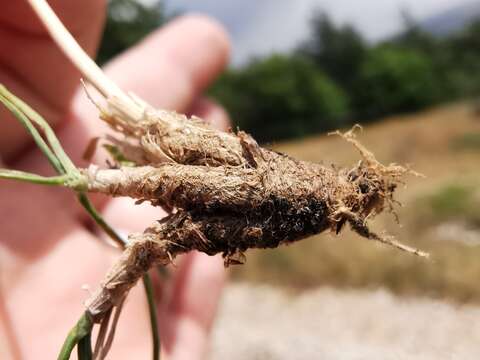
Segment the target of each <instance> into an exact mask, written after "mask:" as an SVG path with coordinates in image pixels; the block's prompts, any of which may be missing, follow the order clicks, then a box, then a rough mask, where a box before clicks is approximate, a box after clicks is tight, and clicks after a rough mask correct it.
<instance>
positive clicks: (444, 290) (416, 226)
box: [232, 103, 480, 303]
mask: <svg viewBox="0 0 480 360" xmlns="http://www.w3.org/2000/svg"><path fill="white" fill-rule="evenodd" d="M477 116H478V115H475V112H474V111H473V109H472V106H471V104H465V103H462V104H453V105H448V106H443V107H438V108H436V109H434V110H429V111H426V112H422V113H419V114H415V115H402V116H397V117H392V118H390V119H389V120H386V121H382V122H379V123H377V124H372V125H371V126H369V127H368V130H366V131H365V132H364V133H362V134H359V140H360V141H362V142H363V143H365V144H368V147H369V150H372V151H373V152H374V153H375V154H376V155H377V157H378V158H379V159H380V160H381V161H382V162H384V163H389V162H391V161H398V159H402V160H401V161H402V162H413V164H412V166H413V168H414V169H415V170H416V171H419V172H420V173H422V174H424V175H425V176H426V177H425V178H416V177H409V178H408V179H406V180H407V181H406V184H407V186H406V187H405V188H401V187H400V188H399V189H398V191H397V194H396V198H397V199H398V200H399V201H401V202H402V203H403V204H404V205H405V206H403V207H401V206H397V207H396V210H397V212H398V217H399V220H400V223H401V226H400V225H399V224H397V223H396V221H395V217H394V216H389V215H388V214H387V213H383V214H381V215H379V216H378V217H377V218H375V219H374V220H373V222H372V223H371V227H372V229H373V230H374V231H377V232H380V233H382V231H386V232H387V233H388V234H391V235H394V236H395V238H396V239H397V240H399V241H401V242H406V243H408V244H409V245H412V246H415V247H418V248H420V249H422V250H425V251H428V252H430V255H431V260H429V261H425V260H423V259H419V258H417V257H415V256H411V255H409V254H405V253H402V252H400V251H398V250H396V249H392V248H389V247H386V246H383V245H379V244H376V243H374V242H371V241H368V240H364V239H362V238H360V237H358V236H357V235H356V234H354V233H352V232H350V231H348V230H347V231H345V232H343V233H342V234H341V236H335V235H334V234H331V235H328V234H321V235H318V236H314V237H312V238H310V239H306V240H304V241H301V242H298V243H296V244H293V245H291V246H288V247H280V248H278V249H274V250H271V251H262V250H258V251H249V252H248V253H247V263H246V265H245V266H238V267H234V268H233V269H232V271H233V278H234V279H236V280H240V281H249V282H260V283H270V284H274V285H277V286H281V287H284V288H286V289H292V288H293V289H296V290H299V291H301V290H303V289H308V288H313V287H318V286H334V287H339V288H376V287H385V288H388V289H389V290H391V291H393V292H394V293H397V294H402V295H411V296H418V295H420V296H430V297H435V298H447V299H450V300H454V301H459V302H467V301H472V302H477V303H480V287H479V286H478V279H479V276H480V262H479V260H478V259H479V258H480V213H479V211H478V208H479V207H480V189H479V188H478V183H479V179H480V172H479V171H478V150H474V151H472V149H471V148H468V147H466V148H459V147H452V146H450V144H452V142H456V141H459V140H457V139H462V138H463V137H464V135H465V134H467V133H469V132H473V133H478V132H479V130H480V121H479V120H478V117H477ZM275 149H276V150H279V151H281V152H285V153H288V154H290V155H292V156H295V157H296V158H300V159H304V160H308V161H316V162H320V161H324V160H325V159H328V160H329V161H332V162H334V163H335V164H339V165H345V166H351V165H352V164H354V163H355V162H356V161H358V159H359V155H358V153H357V152H356V150H355V149H353V148H351V147H350V145H349V144H347V143H344V142H343V140H341V139H339V138H337V137H331V136H330V137H328V136H323V135H322V136H318V137H311V138H308V139H304V140H302V141H298V142H289V143H283V144H277V146H275Z"/></svg>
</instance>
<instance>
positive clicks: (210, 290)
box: [0, 0, 229, 359]
mask: <svg viewBox="0 0 480 360" xmlns="http://www.w3.org/2000/svg"><path fill="white" fill-rule="evenodd" d="M50 4H51V5H52V6H53V8H54V10H55V11H56V12H57V14H58V15H59V16H60V18H61V19H62V20H63V21H64V22H65V24H66V26H67V28H69V29H70V30H71V31H72V33H73V35H74V36H75V37H76V38H77V39H78V40H79V42H80V44H81V45H82V46H83V48H84V49H86V50H87V52H89V53H93V52H94V50H95V48H96V46H97V43H98V40H99V37H100V32H101V27H102V24H103V17H104V11H105V4H104V2H103V1H99V0H85V1H82V2H77V1H60V0H55V1H50ZM228 51H229V44H228V39H227V37H226V35H225V33H224V31H223V30H222V29H221V28H220V27H219V26H218V25H217V24H215V23H213V22H212V21H211V20H208V19H206V18H203V17H199V16H188V17H182V18H179V19H177V20H175V21H173V22H172V23H171V24H169V25H167V26H165V27H164V28H163V29H162V30H160V31H158V32H155V33H154V34H152V35H151V36H149V37H148V38H147V39H146V40H145V41H144V42H143V43H142V44H140V45H139V46H137V47H135V48H134V49H132V50H130V51H128V52H127V53H125V54H123V55H121V56H120V57H119V58H117V59H115V60H114V61H112V62H111V63H110V64H108V65H107V67H106V72H107V74H108V76H110V77H111V78H112V79H113V80H114V81H115V82H117V83H118V85H119V86H120V87H121V88H123V89H125V90H127V91H133V92H134V93H136V94H137V95H139V96H140V97H142V98H144V99H145V100H146V101H148V102H149V103H150V104H152V105H154V106H156V107H159V108H167V109H175V110H177V111H181V112H186V111H193V112H195V113H196V114H197V115H199V116H202V117H203V118H205V119H207V120H209V121H211V122H213V123H215V124H218V125H219V126H221V125H223V126H225V125H226V124H227V123H228V119H227V116H226V114H225V113H224V112H223V110H222V109H221V108H219V107H218V106H216V105H214V104H213V103H211V102H208V101H207V100H205V99H202V98H200V97H199V94H200V92H201V91H202V90H203V89H204V88H205V86H207V85H208V83H209V82H210V81H211V80H212V79H213V78H214V77H215V76H216V75H217V74H218V73H219V72H220V71H221V70H222V68H223V67H224V65H225V63H226V61H227V58H228ZM0 83H3V84H5V85H6V86H7V87H8V88H9V89H10V90H11V91H12V92H14V93H15V94H16V95H18V96H19V97H20V98H22V99H23V100H25V101H26V102H27V103H29V104H30V105H31V106H32V107H33V108H34V109H36V110H38V111H39V112H40V113H41V114H42V115H43V116H44V117H45V118H46V119H47V120H49V121H50V122H51V125H52V126H53V127H54V128H55V131H56V133H57V135H58V136H59V138H60V141H61V142H62V144H63V145H64V147H65V149H66V152H67V153H68V154H69V155H70V156H71V158H72V159H73V161H74V162H75V163H76V164H78V165H79V166H82V165H85V164H84V163H82V160H81V154H82V152H83V150H84V149H85V147H86V145H87V143H88V141H89V140H90V139H91V138H92V137H93V136H98V135H99V134H102V133H104V131H105V127H104V126H103V125H102V124H101V123H100V121H99V120H98V115H97V112H96V109H95V108H94V107H93V106H92V105H91V104H90V103H89V102H88V101H87V100H86V97H85V95H84V93H83V90H82V89H80V88H79V86H78V85H79V74H78V72H77V71H76V70H75V69H74V68H73V67H72V66H71V65H70V64H69V63H68V61H67V60H66V59H65V57H64V56H63V55H62V54H61V53H60V51H59V50H58V49H57V48H56V46H55V45H54V44H53V42H52V41H51V40H50V39H49V37H48V35H47V33H46V32H45V31H44V30H43V27H42V26H41V24H40V23H39V22H38V20H37V19H36V17H35V16H34V15H33V12H32V11H31V10H30V9H29V7H28V5H27V4H26V2H19V1H12V2H6V3H5V4H2V12H1V13H0ZM0 118H1V119H2V120H1V123H0V124H1V125H0V126H1V132H0V155H1V156H2V158H3V159H4V160H5V162H6V163H7V165H8V167H10V168H16V169H24V170H27V171H30V172H35V173H43V174H47V173H48V170H47V168H48V164H47V162H46V161H45V159H44V158H43V157H42V155H41V154H40V153H39V152H38V151H36V150H35V149H34V148H33V145H32V143H31V141H30V139H29V138H28V135H27V134H26V132H25V131H24V130H23V129H22V128H21V127H20V126H18V124H17V123H16V122H15V121H14V120H13V119H11V118H10V116H9V115H8V114H7V113H6V111H5V110H4V109H1V110H0ZM0 199H1V200H0V275H1V277H0V338H3V339H6V344H7V345H6V346H7V347H8V352H7V354H4V352H2V351H3V350H2V342H1V341H0V357H1V358H7V359H8V358H15V359H16V358H25V359H30V358H42V359H43V358H45V359H51V358H55V356H56V355H57V353H58V351H59V349H60V347H61V344H62V342H63V340H64V338H65V336H66V334H67V332H68V330H69V329H70V328H71V326H72V325H73V324H74V323H75V322H76V320H77V319H78V317H79V316H80V314H81V313H82V312H83V310H84V308H83V305H82V302H83V301H84V300H86V298H87V297H88V294H87V293H85V291H82V290H81V285H82V284H90V285H91V287H96V286H97V285H98V284H99V282H100V281H101V279H102V278H103V275H104V274H105V273H106V271H107V269H108V268H109V266H110V265H111V264H112V263H113V261H114V259H115V258H116V257H118V255H119V253H118V251H114V250H111V249H109V248H108V247H106V246H105V245H103V244H102V243H101V242H100V241H98V234H97V233H96V232H95V230H92V226H91V223H90V222H89V220H88V218H87V216H86V215H85V214H84V212H83V211H82V209H81V208H80V207H79V206H78V205H77V204H76V201H75V199H74V196H73V195H72V194H71V192H69V191H66V190H62V189H58V188H47V187H40V186H35V185H30V184H21V183H15V182H7V181H2V183H1V185H0ZM95 202H96V204H97V205H98V206H100V207H101V209H102V212H103V214H104V216H105V218H106V219H107V221H109V222H110V223H111V224H112V225H113V226H114V227H116V228H119V229H121V230H122V231H123V232H127V233H128V232H135V231H142V229H143V228H145V227H146V226H148V225H149V224H150V223H151V222H153V221H154V220H156V219H159V218H161V217H162V216H164V213H162V211H161V210H159V209H158V208H151V207H149V206H145V205H142V206H138V207H135V208H133V205H132V204H133V203H132V201H130V200H129V199H113V200H107V199H102V198H97V199H96V201H95ZM224 274H225V272H224V270H223V266H222V261H221V259H218V258H208V257H206V256H204V255H200V254H197V253H195V254H191V255H188V256H186V257H184V258H182V259H181V260H180V261H179V262H178V264H177V268H176V270H175V271H174V272H173V275H172V276H171V277H170V278H169V280H168V281H167V282H166V283H164V284H163V285H162V286H158V289H157V290H159V291H161V293H162V301H161V303H159V304H158V313H159V320H160V333H161V338H162V350H163V353H164V355H165V356H166V358H168V359H196V358H202V357H203V355H204V354H205V351H206V348H207V345H208V334H209V330H210V327H211V324H212V320H213V316H214V313H215V309H216V306H217V303H218V299H219V296H220V291H221V288H222V286H223V283H224V279H225V275H224ZM149 326H150V325H149V320H148V313H147V307H146V299H145V298H144V295H143V289H142V288H141V287H140V286H138V287H136V288H135V289H134V290H132V292H131V294H130V296H129V297H128V300H127V303H126V305H125V308H124V311H123V313H122V317H121V319H120V323H119V328H118V329H117V335H116V339H115V341H114V346H113V348H112V352H111V355H110V356H111V358H114V359H131V358H135V359H148V358H150V356H151V336H150V328H149ZM3 346H4V348H5V345H3Z"/></svg>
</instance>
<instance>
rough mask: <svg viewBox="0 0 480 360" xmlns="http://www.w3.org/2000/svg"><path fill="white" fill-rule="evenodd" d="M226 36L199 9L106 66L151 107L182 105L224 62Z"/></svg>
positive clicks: (179, 108)
mask: <svg viewBox="0 0 480 360" xmlns="http://www.w3.org/2000/svg"><path fill="white" fill-rule="evenodd" d="M229 54H230V40H229V37H228V34H227V32H226V31H225V30H224V28H223V27H222V26H221V25H220V24H219V23H218V22H217V21H215V20H213V19H211V18H209V17H207V16H204V15H197V14H191V15H185V16H181V17H178V18H176V19H174V20H172V21H171V22H169V23H168V24H166V25H165V26H163V27H162V28H161V29H159V30H157V31H155V32H153V33H152V34H150V35H149V36H147V37H146V38H145V39H144V40H143V41H142V42H140V43H139V44H138V45H136V46H134V47H132V48H131V49H129V50H128V51H126V52H125V53H123V54H122V55H120V56H118V57H117V58H115V59H114V60H113V61H112V62H110V63H109V64H108V65H107V66H106V72H107V74H108V75H109V76H110V77H111V78H112V79H113V80H114V81H116V82H117V83H118V84H119V85H120V87H122V88H123V89H124V90H127V91H133V92H134V93H136V94H137V95H139V96H140V97H142V98H143V99H145V100H146V101H147V102H149V103H150V104H152V105H153V106H156V107H161V108H166V109H170V110H176V111H181V112H183V111H185V110H186V109H187V108H188V107H189V106H190V104H191V101H192V99H194V98H196V97H197V96H198V95H199V94H200V92H201V91H202V90H204V89H205V87H206V86H207V85H208V84H209V83H210V82H211V81H212V80H213V79H214V78H215V77H216V76H217V75H218V74H219V73H220V72H221V71H222V70H223V69H224V68H225V66H226V64H227V62H228V59H229Z"/></svg>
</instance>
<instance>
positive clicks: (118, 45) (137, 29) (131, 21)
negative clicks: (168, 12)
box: [97, 0, 165, 64]
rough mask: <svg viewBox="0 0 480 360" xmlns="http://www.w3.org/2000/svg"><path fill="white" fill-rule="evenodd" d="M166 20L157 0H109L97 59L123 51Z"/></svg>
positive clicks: (108, 57)
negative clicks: (151, 2)
mask: <svg viewBox="0 0 480 360" xmlns="http://www.w3.org/2000/svg"><path fill="white" fill-rule="evenodd" d="M164 21H165V17H164V11H163V6H162V5H161V3H160V2H157V3H155V4H154V5H152V6H146V5H143V4H142V3H140V2H138V1H135V0H110V1H109V3H108V13H107V21H106V24H105V29H104V32H103V40H102V43H101V46H100V50H99V52H98V57H97V61H98V62H99V63H100V64H103V63H105V62H107V61H108V60H109V59H111V58H112V57H114V56H115V55H117V54H119V53H121V52H123V51H125V50H126V49H128V48H129V47H131V46H132V45H134V44H136V43H137V42H138V41H140V40H141V39H143V38H144V37H145V36H146V35H147V34H149V33H150V32H152V31H153V30H155V29H156V28H157V27H159V26H160V25H161V24H163V23H164Z"/></svg>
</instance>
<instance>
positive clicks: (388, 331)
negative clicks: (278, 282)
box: [210, 284, 480, 360]
mask: <svg viewBox="0 0 480 360" xmlns="http://www.w3.org/2000/svg"><path fill="white" fill-rule="evenodd" d="M479 358H480V307H475V306H472V305H463V306H458V305H455V304H453V303H448V302H442V301H438V300H431V299H426V298H405V297H396V296H393V295H392V294H391V293H389V292H387V291H385V290H376V291H358V290H344V291H341V290H336V289H332V288H320V289H316V290H310V291H306V292H303V293H302V294H301V295H292V294H287V293H286V292H285V291H283V290H281V289H279V288H274V287H271V286H266V285H263V286H258V285H257V286H255V285H250V284H237V285H231V286H230V287H228V289H227V291H226V292H225V294H224V298H223V302H222V305H221V309H220V313H219V317H218V319H217V323H216V326H215V329H214V336H213V344H212V348H211V355H210V359H211V360H220V359H230V360H237V359H238V360H244V359H262V360H270V359H271V360H283V359H285V360H287V359H288V360H292V359H296V360H304V359H305V360H307V359H308V360H310V359H323V360H330V359H331V360H363V359H365V360H367V359H368V360H370V359H383V360H397V359H398V360H400V359H402V360H404V359H409V360H430V359H432V360H434V359H435V360H437V359H452V360H453V359H462V360H468V359H472V360H473V359H479Z"/></svg>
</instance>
